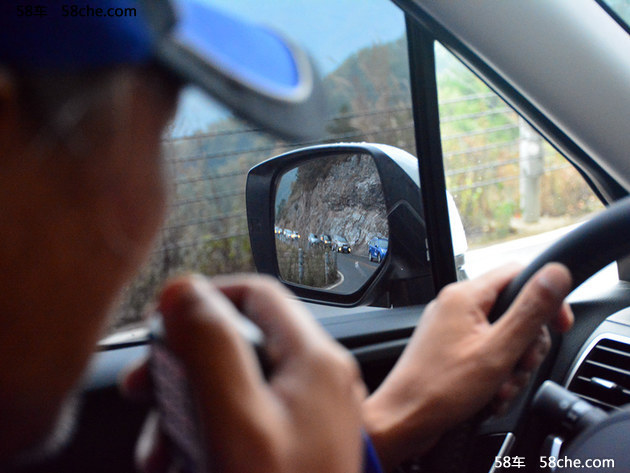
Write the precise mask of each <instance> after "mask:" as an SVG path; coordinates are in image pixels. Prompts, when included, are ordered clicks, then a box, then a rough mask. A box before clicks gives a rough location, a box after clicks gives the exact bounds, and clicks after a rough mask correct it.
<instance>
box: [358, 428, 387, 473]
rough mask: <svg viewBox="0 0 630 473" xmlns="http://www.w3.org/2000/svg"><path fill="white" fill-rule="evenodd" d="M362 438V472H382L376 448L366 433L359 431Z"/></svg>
mask: <svg viewBox="0 0 630 473" xmlns="http://www.w3.org/2000/svg"><path fill="white" fill-rule="evenodd" d="M361 437H362V438H363V473H383V468H381V462H380V460H379V459H378V454H377V453H376V449H375V448H374V445H373V444H372V440H371V439H370V437H369V436H368V434H367V433H366V432H365V431H363V432H361Z"/></svg>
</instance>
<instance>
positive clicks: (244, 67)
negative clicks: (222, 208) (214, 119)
mask: <svg viewBox="0 0 630 473" xmlns="http://www.w3.org/2000/svg"><path fill="white" fill-rule="evenodd" d="M0 11H2V16H1V17H0V66H4V67H9V68H11V67H12V68H15V69H17V70H20V71H26V72H28V71H44V72H45V71H53V70H56V71H72V70H75V71H76V70H88V69H97V68H102V67H108V66H113V65H117V64H142V63H148V62H156V63H157V64H160V65H161V66H163V67H165V68H166V69H168V70H170V71H171V72H173V73H175V74H176V75H177V76H179V77H180V78H182V79H183V80H185V81H187V82H190V83H193V84H195V85H197V86H199V87H201V88H202V89H204V90H205V91H207V92H208V93H210V94H211V95H213V96H214V97H215V98H217V99H218V100H219V101H221V102H223V103H224V104H225V105H227V106H228V107H230V108H231V109H232V110H233V111H234V113H235V114H237V115H239V116H240V117H242V118H245V119H247V120H249V121H251V122H253V123H254V124H256V125H259V126H262V127H264V128H265V129H267V130H269V131H271V132H274V133H276V134H278V135H280V136H282V137H284V138H288V139H314V138H318V137H320V136H321V134H322V132H323V125H324V119H325V114H326V113H325V112H326V110H325V100H324V96H323V92H322V87H321V82H320V80H319V78H318V76H317V74H316V72H315V68H314V67H313V64H312V61H311V60H310V58H309V57H308V55H307V54H305V53H304V52H303V51H301V50H300V49H298V48H297V47H295V45H294V44H292V43H291V42H290V41H288V40H287V39H286V38H284V37H282V36H281V35H280V34H278V33H277V32H275V31H273V30H271V29H269V28H266V27H264V26H261V25H257V24H253V23H249V22H246V21H243V20H242V19H239V18H235V17H233V16H231V15H229V14H227V13H225V12H222V11H220V10H218V9H216V8H214V7H212V6H211V5H209V0H171V1H169V0H91V1H90V2H89V3H83V4H82V3H78V4H72V3H69V2H67V1H65V0H39V1H38V2H35V3H32V4H27V5H24V4H22V5H20V4H19V3H18V4H17V5H16V4H14V5H6V4H4V5H3V6H2V8H1V10H0Z"/></svg>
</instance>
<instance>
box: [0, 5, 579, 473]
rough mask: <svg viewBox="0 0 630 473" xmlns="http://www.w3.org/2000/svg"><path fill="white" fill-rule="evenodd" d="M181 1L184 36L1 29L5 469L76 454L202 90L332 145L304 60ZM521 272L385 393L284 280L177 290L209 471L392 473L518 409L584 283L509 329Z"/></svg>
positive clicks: (450, 319) (465, 294) (549, 292)
mask: <svg viewBox="0 0 630 473" xmlns="http://www.w3.org/2000/svg"><path fill="white" fill-rule="evenodd" d="M176 3H177V4H178V8H180V13H181V14H182V15H183V16H179V17H178V19H177V20H173V19H172V18H170V19H169V16H168V14H167V15H162V13H164V12H166V13H168V12H169V11H170V10H169V7H168V4H166V3H165V2H160V1H157V0H156V1H155V2H152V3H151V9H150V10H145V11H144V12H145V14H144V15H143V14H142V13H143V11H142V10H140V8H139V7H140V5H138V4H137V2H134V1H132V0H118V1H113V0H92V2H91V3H90V7H91V8H94V9H96V8H102V9H103V10H104V11H107V9H109V8H127V7H129V8H136V7H138V14H137V16H134V17H116V18H114V17H112V18H105V19H104V18H98V17H95V16H92V17H73V18H66V17H65V16H64V11H65V10H63V7H62V6H60V4H59V3H58V2H39V4H40V7H38V8H39V9H40V10H41V9H45V12H46V16H45V17H40V18H35V17H34V16H33V15H28V14H27V13H28V12H29V10H28V9H25V7H22V9H21V10H20V7H19V6H18V7H17V8H16V9H15V10H14V11H11V9H9V11H8V12H5V13H4V14H3V17H2V19H0V23H1V24H0V168H1V169H0V208H1V209H2V210H1V212H0V241H2V244H1V245H0V305H1V307H2V314H1V315H0V468H1V469H3V470H4V469H6V468H9V467H10V466H12V465H13V466H15V465H19V464H23V463H25V462H32V461H34V460H37V459H39V458H41V457H42V455H45V454H47V453H48V454H50V453H51V452H54V451H55V449H57V448H59V447H60V446H61V445H62V444H63V442H64V436H65V435H66V434H67V432H69V431H71V428H70V427H69V425H70V424H71V423H72V419H73V417H74V414H73V410H75V408H76V405H77V402H76V393H77V391H78V386H79V380H80V378H81V375H82V373H83V372H84V370H85V368H86V365H87V363H88V360H89V358H90V356H91V354H92V353H93V351H94V349H95V347H96V344H97V342H98V340H99V337H100V336H101V334H102V331H103V327H104V323H105V320H106V318H107V314H108V313H109V312H110V310H111V308H112V306H113V304H114V302H115V300H116V298H117V296H118V294H119V293H120V291H121V288H122V287H123V286H124V285H125V284H126V283H127V282H128V281H129V280H130V278H132V276H133V275H134V274H135V273H136V271H137V270H138V268H139V267H140V265H141V264H142V262H143V261H144V260H145V258H146V257H147V254H148V252H149V251H150V249H151V245H152V242H153V240H154V238H155V236H156V233H157V232H158V230H159V228H160V225H161V223H162V222H163V220H164V215H165V211H166V202H167V194H168V192H167V189H168V176H167V173H166V172H165V169H164V168H165V164H164V162H163V160H162V158H161V157H160V140H161V137H162V133H163V130H164V128H165V126H166V125H167V124H168V123H169V120H170V119H171V117H172V115H173V113H174V109H175V105H176V103H177V97H178V92H179V89H180V86H181V84H182V83H183V82H193V83H195V84H198V85H200V86H202V87H203V88H205V89H206V90H207V91H208V92H209V93H212V94H214V95H215V96H216V97H217V98H219V99H220V100H223V101H225V102H226V103H227V104H228V105H229V106H231V107H232V108H233V109H234V110H235V111H236V112H237V113H238V114H239V115H241V116H243V117H245V118H248V119H250V120H252V121H254V122H255V123H258V124H261V125H263V126H265V127H266V128H267V129H269V130H270V131H273V132H276V133H279V134H282V135H283V136H287V135H299V134H300V133H302V132H303V133H304V134H305V135H307V134H314V133H316V130H313V129H312V128H313V127H315V128H316V127H317V126H318V123H317V122H318V120H310V123H309V120H307V119H306V118H305V121H304V128H305V129H304V130H301V125H302V124H301V122H299V121H298V120H297V119H296V117H309V116H310V114H311V111H313V110H317V108H318V100H314V101H313V100H311V101H310V102H309V99H305V100H303V103H299V102H300V100H301V99H300V100H297V99H296V98H295V96H294V95H293V96H291V94H292V93H293V91H292V87H293V86H294V85H295V84H294V82H295V80H296V79H295V76H296V74H294V73H295V70H294V69H291V67H289V68H285V67H284V66H285V65H286V64H289V65H291V64H293V62H294V63H295V64H298V65H299V67H297V71H298V74H297V81H298V82H299V80H302V79H301V77H300V74H302V73H304V74H306V75H307V76H308V68H306V72H304V71H303V69H304V67H306V66H305V65H304V61H303V60H296V59H295V58H296V57H298V56H293V55H291V54H287V51H293V48H292V47H290V48H287V47H286V45H284V43H282V42H281V41H280V40H279V39H278V38H276V37H275V36H273V35H272V34H271V33H269V32H268V31H266V30H262V29H260V28H258V27H256V26H253V25H249V24H245V23H242V22H240V21H239V20H236V19H234V18H231V17H227V16H225V15H223V14H222V13H219V12H217V11H215V10H214V9H212V8H211V7H209V6H207V5H206V4H205V3H204V4H195V3H193V2H192V1H184V0H182V1H178V2H176ZM33 8H34V7H33ZM30 11H31V12H32V11H33V10H30ZM20 12H22V13H23V15H19V13H20ZM155 12H158V13H160V14H159V15H155V16H153V13H155ZM191 12H192V13H193V14H192V15H190V13H191ZM146 13H151V14H152V16H151V17H148V16H146ZM187 13H188V14H189V15H188V17H186V14H187ZM164 18H167V20H168V21H165V20H164ZM182 18H184V19H185V18H188V19H189V20H190V23H189V24H187V23H186V22H185V21H184V20H182ZM195 20H196V21H195ZM174 32H175V33H176V34H175V33H174ZM175 39H177V40H178V41H179V40H185V41H188V42H189V43H190V44H189V46H190V45H192V46H195V47H198V48H199V50H200V51H201V54H188V53H185V52H184V49H186V48H183V49H182V48H180V49H178V44H179V43H178V42H177V41H175ZM243 52H245V53H243ZM295 54H298V53H295ZM260 58H265V60H264V61H260V60H257V59H260ZM291 61H293V62H291ZM287 71H288V72H287ZM307 78H308V77H307ZM310 79H311V82H310V84H311V85H313V87H315V86H316V82H317V81H316V79H314V78H313V77H310ZM239 81H241V82H239ZM304 83H308V81H306V82H304ZM270 84H271V85H270ZM287 84H289V85H288V86H287ZM298 85H299V86H300V87H302V85H303V84H302V83H300V84H298ZM276 86H277V87H276ZM269 90H273V91H274V94H270V93H268V92H269ZM300 90H302V89H300ZM285 92H286V94H285V95H286V96H287V98H286V100H284V99H283V97H282V94H283V93H285ZM272 95H273V97H274V98H272V99H271V101H269V96H272ZM278 97H280V98H278ZM310 97H315V98H316V99H317V93H316V92H315V91H312V93H311V94H310ZM261 104H262V105H261ZM265 104H268V106H266V105H265ZM270 111H275V112H277V113H275V112H274V113H270ZM280 111H286V115H285V114H284V113H280ZM314 116H318V115H317V114H316V113H315V114H314ZM287 117H288V118H287ZM296 123H297V125H296ZM319 125H321V123H319ZM518 271H519V268H517V267H513V266H509V267H504V268H502V269H499V270H496V271H494V272H492V273H489V274H487V275H485V276H483V277H481V278H479V279H476V280H474V281H468V282H464V283H459V284H454V285H451V286H448V287H447V288H445V289H444V290H443V291H441V292H440V294H439V296H438V297H437V298H436V300H434V301H433V302H432V303H431V304H430V305H429V306H428V307H427V309H426V311H425V313H424V315H423V317H422V320H421V323H420V324H419V326H418V327H417V329H416V330H415V332H414V334H413V337H412V339H411V341H410V343H409V344H408V346H407V347H406V349H405V351H404V353H403V355H402V357H401V358H400V359H399V360H398V362H397V363H396V366H395V367H394V369H393V370H392V371H391V373H390V374H389V376H388V377H387V378H386V380H385V381H384V382H383V384H382V385H381V387H380V388H379V389H378V390H377V391H376V392H374V393H373V394H371V395H370V396H367V395H366V390H365V387H364V386H363V383H362V381H361V379H360V376H359V370H358V368H357V365H356V363H355V362H354V360H353V359H352V358H351V356H350V355H349V354H348V353H347V352H346V351H344V349H343V348H341V347H340V346H339V345H337V344H336V343H335V342H334V341H333V340H332V339H331V338H330V337H329V336H328V335H327V334H325V333H324V331H323V330H322V329H321V328H320V326H319V325H318V324H317V323H316V322H315V321H314V320H313V319H312V317H311V316H310V315H309V314H308V313H307V311H306V309H305V307H304V306H302V305H301V304H300V303H299V302H297V301H296V300H294V299H292V298H291V297H290V294H289V293H288V292H287V290H286V289H284V288H283V287H282V286H281V285H280V284H279V283H277V282H276V281H274V280H271V279H269V278H266V277H259V276H253V275H241V276H233V277H220V278H216V279H213V280H208V279H207V278H205V277H203V276H198V275H194V276H185V277H180V278H178V279H175V280H173V281H171V282H169V283H167V284H166V285H165V287H164V288H163V289H162V291H161V293H160V294H159V295H158V297H157V301H156V305H157V307H158V309H159V310H160V312H161V313H162V314H163V316H164V324H165V329H166V337H167V340H168V343H169V344H170V346H171V348H172V351H173V352H174V354H175V355H176V356H177V357H178V358H179V359H180V360H181V362H182V363H183V365H184V366H185V368H186V372H187V374H188V377H189V379H190V383H191V387H192V391H193V395H194V399H195V404H196V407H197V411H198V415H199V418H200V420H201V424H202V433H203V439H204V444H203V447H204V448H205V455H206V458H207V460H208V462H209V464H211V465H212V468H213V469H214V471H222V472H229V471H233V472H239V473H242V472H245V471H264V472H274V471H277V472H286V471H291V472H300V471H303V472H310V473H312V472H317V471H322V472H323V471H325V472H327V473H334V472H344V473H348V472H358V471H361V469H362V468H364V469H371V471H378V468H381V469H382V470H383V471H391V470H393V469H394V468H395V467H396V466H397V465H398V464H399V463H400V462H402V461H403V460H405V459H408V458H410V457H412V456H418V455H422V454H424V453H426V452H427V450H428V449H429V448H430V447H431V446H432V445H434V444H435V443H436V442H437V441H438V440H439V438H440V437H441V436H442V435H443V433H444V432H446V431H447V430H448V429H449V428H451V427H453V426H455V425H456V424H457V423H460V422H462V421H464V420H466V419H467V418H469V417H470V416H471V415H473V414H474V413H476V412H478V411H479V410H480V409H481V408H482V407H484V406H486V405H488V404H491V405H492V406H493V407H494V409H495V410H496V411H498V412H502V411H504V410H505V409H506V408H507V405H508V403H509V402H510V400H511V399H512V398H514V396H515V395H516V393H517V392H518V391H519V390H520V389H521V388H522V387H523V386H524V385H525V384H526V383H527V381H528V378H529V376H530V373H531V372H532V370H534V369H535V368H536V367H537V366H538V365H539V364H540V363H541V361H542V359H543V357H544V356H545V354H546V352H547V351H548V349H549V346H550V341H549V340H550V339H549V332H548V330H547V328H546V327H547V326H551V327H553V328H556V329H558V330H561V331H563V330H567V329H568V328H569V327H570V326H571V323H572V315H571V312H570V309H569V308H568V306H567V305H566V304H565V303H563V299H564V297H565V296H566V295H567V293H568V292H569V290H570V286H571V278H570V275H569V273H568V271H567V269H566V268H564V267H562V266H560V265H555V264H552V265H549V266H546V267H545V268H543V269H542V270H541V271H540V272H539V273H537V274H536V275H535V276H534V277H533V278H532V279H531V280H530V282H529V283H528V285H527V286H526V287H525V288H524V289H523V291H522V292H521V294H520V296H519V297H518V299H517V300H516V301H515V303H514V304H513V305H512V306H511V308H510V309H509V310H508V311H507V312H506V313H505V314H504V315H503V316H502V317H501V318H500V319H499V320H498V321H497V322H496V323H494V324H492V325H491V324H489V323H488V321H487V314H488V312H489V310H490V308H491V307H492V305H493V303H494V301H495V299H496V297H497V294H498V293H499V292H500V291H501V289H502V288H503V287H505V286H506V284H508V282H509V281H510V280H511V279H512V278H513V277H514V276H515V275H516V274H517V272H518ZM237 313H241V314H244V315H245V316H247V317H250V318H252V319H253V320H254V321H255V322H256V323H257V324H258V325H259V326H260V327H261V329H262V330H263V332H264V333H265V335H266V337H267V346H268V352H269V357H270V360H271V363H272V366H273V368H272V372H271V375H270V377H269V378H268V379H267V380H265V378H264V377H263V376H262V374H261V372H260V369H259V368H258V364H257V362H256V358H255V355H254V353H253V351H252V349H251V347H249V346H248V345H247V343H245V342H244V341H243V340H242V339H241V338H240V336H239V335H238V332H237V331H236V329H235V328H234V322H233V320H234V316H235V314H237ZM122 389H123V391H124V392H125V393H126V394H127V395H128V396H131V397H135V398H142V397H144V396H146V395H147V393H148V391H149V390H150V382H149V376H148V374H147V368H146V365H141V366H137V367H135V368H132V369H130V371H129V374H128V375H127V376H126V378H125V380H124V382H123V383H122ZM158 425H159V416H157V415H151V416H150V418H149V419H148V421H147V424H146V428H145V430H144V433H143V434H142V436H141V439H140V441H139V443H138V463H139V465H140V466H141V468H143V469H144V470H145V471H150V472H161V471H170V470H169V468H170V467H171V466H172V465H171V464H170V462H171V461H172V459H171V458H170V456H169V450H168V449H167V448H165V446H166V442H167V441H166V439H165V438H164V437H163V436H162V435H161V433H160V432H161V431H160V429H159V428H158ZM362 433H367V436H364V437H363V438H364V439H365V443H364V441H363V440H362ZM370 439H371V440H370ZM364 458H365V459H367V460H366V461H364Z"/></svg>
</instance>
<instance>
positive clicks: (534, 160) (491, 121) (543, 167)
mask: <svg viewBox="0 0 630 473" xmlns="http://www.w3.org/2000/svg"><path fill="white" fill-rule="evenodd" d="M435 54H436V74H437V84H438V100H439V112H440V127H441V136H442V149H443V156H444V167H445V174H446V183H447V188H448V190H449V192H450V194H451V195H452V196H453V198H454V201H455V204H456V206H457V208H458V210H459V213H460V215H461V218H462V221H463V224H464V228H465V233H466V238H467V242H468V246H469V251H468V252H467V253H466V273H467V274H468V276H469V277H475V276H477V275H479V274H482V273H484V272H486V271H488V270H489V269H492V268H493V267H496V266H499V265H501V264H504V263H506V262H510V261H516V262H519V263H522V264H527V263H528V262H530V261H531V260H533V259H534V257H535V256H537V255H538V254H539V253H541V252H542V251H543V250H544V249H545V248H547V247H548V246H549V245H551V244H552V243H553V242H554V241H556V240H557V239H559V238H560V237H561V236H562V235H564V234H565V233H566V232H568V231H569V230H570V229H571V228H573V227H575V226H576V225H579V224H580V223H581V222H583V221H585V220H586V219H588V218H589V217H591V216H592V215H593V214H594V213H596V212H599V211H600V210H601V209H602V208H603V205H602V203H601V202H600V201H599V199H598V198H597V197H596V196H595V195H594V193H593V192H592V190H591V189H590V187H589V186H588V184H587V183H586V182H585V181H584V179H583V178H582V177H581V176H580V174H579V173H578V172H577V170H576V169H575V168H574V167H573V166H572V165H571V164H570V163H569V162H568V161H567V160H566V159H565V158H564V157H563V156H561V155H560V154H559V153H558V152H557V151H556V150H555V149H554V148H552V147H551V146H550V145H549V144H548V143H547V142H546V141H545V140H544V139H543V138H542V137H541V136H540V135H539V134H538V133H537V132H536V131H535V130H534V129H533V128H532V127H531V126H530V125H529V124H528V123H527V122H526V121H525V120H523V119H522V118H521V117H519V115H518V114H516V112H514V111H513V110H512V109H511V108H510V107H509V106H508V105H507V104H506V103H505V102H504V101H503V100H502V99H501V98H500V97H499V96H498V95H497V94H495V93H494V92H493V91H492V90H490V89H489V88H488V87H487V86H486V85H485V84H484V83H483V82H482V81H481V80H480V79H479V78H477V77H476V76H475V75H474V74H473V73H472V72H471V71H470V70H469V69H467V68H466V67H465V66H464V65H463V64H462V63H461V62H460V61H459V60H458V59H457V58H456V57H455V56H453V55H452V54H451V53H450V52H449V51H448V50H447V49H446V48H444V47H443V46H441V45H440V44H439V43H436V46H435Z"/></svg>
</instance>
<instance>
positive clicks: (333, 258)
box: [274, 154, 389, 294]
mask: <svg viewBox="0 0 630 473" xmlns="http://www.w3.org/2000/svg"><path fill="white" fill-rule="evenodd" d="M275 215H276V217H275V230H274V231H275V238H276V250H277V258H278V266H279V270H280V276H281V277H282V279H284V280H285V281H287V282H291V283H295V284H300V285H303V286H310V287H315V288H320V289H326V290H328V291H330V292H335V293H338V294H352V293H354V292H356V291H357V290H358V289H359V288H361V286H363V284H365V282H366V281H367V280H368V279H369V278H370V276H372V274H374V271H376V269H377V268H378V266H379V265H380V264H381V262H382V261H383V259H384V258H385V256H386V254H387V241H388V238H389V228H388V225H387V209H386V207H385V199H384V195H383V189H382V187H381V181H380V178H379V174H378V171H377V169H376V165H375V164H374V161H373V159H372V157H371V156H370V155H368V154H344V155H334V156H322V157H320V158H318V159H313V160H310V161H307V162H305V163H302V164H300V165H299V166H298V167H296V168H294V169H292V170H290V171H288V172H286V173H285V174H284V175H283V176H282V177H281V178H280V180H279V182H278V187H277V188H276V201H275Z"/></svg>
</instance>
